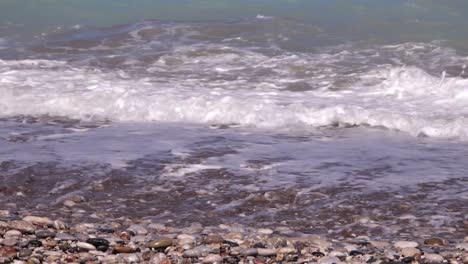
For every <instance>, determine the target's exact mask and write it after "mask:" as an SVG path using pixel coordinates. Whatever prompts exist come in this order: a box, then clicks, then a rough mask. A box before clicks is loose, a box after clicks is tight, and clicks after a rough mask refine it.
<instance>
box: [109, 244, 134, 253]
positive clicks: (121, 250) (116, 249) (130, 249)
mask: <svg viewBox="0 0 468 264" xmlns="http://www.w3.org/2000/svg"><path fill="white" fill-rule="evenodd" d="M113 252H114V253H125V254H128V253H135V252H136V249H135V248H133V247H129V246H114V251H113Z"/></svg>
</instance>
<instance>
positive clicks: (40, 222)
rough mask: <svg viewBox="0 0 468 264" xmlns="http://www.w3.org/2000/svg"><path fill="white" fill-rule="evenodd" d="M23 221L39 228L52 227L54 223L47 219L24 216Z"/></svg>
mask: <svg viewBox="0 0 468 264" xmlns="http://www.w3.org/2000/svg"><path fill="white" fill-rule="evenodd" d="M23 221H26V222H29V223H32V224H35V225H41V226H52V225H53V224H54V222H52V220H50V219H49V218H47V217H39V216H26V217H25V218H23Z"/></svg>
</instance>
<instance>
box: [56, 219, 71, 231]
mask: <svg viewBox="0 0 468 264" xmlns="http://www.w3.org/2000/svg"><path fill="white" fill-rule="evenodd" d="M52 226H53V227H54V228H55V229H56V230H64V229H68V225H67V224H66V223H65V222H63V221H61V220H55V221H54V222H53V224H52Z"/></svg>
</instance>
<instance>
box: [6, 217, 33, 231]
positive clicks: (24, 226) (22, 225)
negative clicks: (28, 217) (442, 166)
mask: <svg viewBox="0 0 468 264" xmlns="http://www.w3.org/2000/svg"><path fill="white" fill-rule="evenodd" d="M8 227H9V228H10V229H16V230H18V231H20V232H21V233H29V234H31V233H34V231H36V227H35V226H34V225H33V224H31V223H30V222H26V221H23V220H15V221H11V222H9V223H8Z"/></svg>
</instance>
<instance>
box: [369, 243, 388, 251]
mask: <svg viewBox="0 0 468 264" xmlns="http://www.w3.org/2000/svg"><path fill="white" fill-rule="evenodd" d="M370 243H371V245H372V246H374V247H376V248H380V249H383V248H388V247H389V246H390V243H388V242H384V241H371V242H370Z"/></svg>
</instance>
